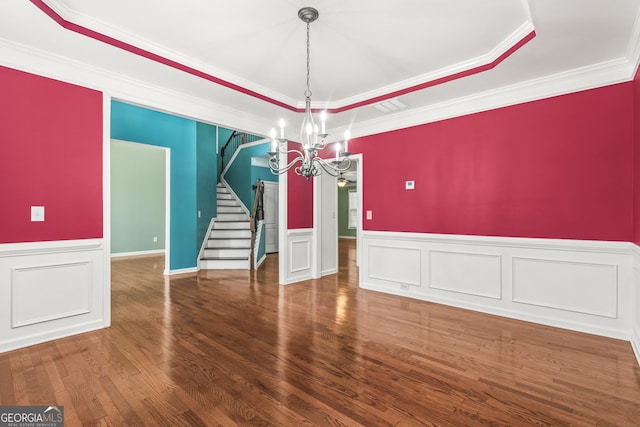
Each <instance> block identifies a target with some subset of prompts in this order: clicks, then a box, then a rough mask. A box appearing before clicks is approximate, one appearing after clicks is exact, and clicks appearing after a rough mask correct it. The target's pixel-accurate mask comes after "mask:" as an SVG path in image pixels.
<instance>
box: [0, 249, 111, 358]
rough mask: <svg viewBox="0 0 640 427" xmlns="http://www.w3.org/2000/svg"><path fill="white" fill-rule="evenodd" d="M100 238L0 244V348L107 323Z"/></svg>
mask: <svg viewBox="0 0 640 427" xmlns="http://www.w3.org/2000/svg"><path fill="white" fill-rule="evenodd" d="M105 259H108V257H106V256H105V251H104V247H103V243H102V239H87V240H73V241H59V242H37V243H15V244H3V245H0V352H3V351H8V350H13V349H16V348H21V347H25V346H28V345H33V344H37V343H41V342H44V341H49V340H52V339H56V338H61V337H65V336H69V335H73V334H77V333H81V332H86V331H90V330H94V329H99V328H103V327H107V326H109V322H110V316H109V313H108V310H109V309H110V304H109V301H110V300H109V292H110V286H109V284H108V283H105V274H104V272H105V262H106V261H105Z"/></svg>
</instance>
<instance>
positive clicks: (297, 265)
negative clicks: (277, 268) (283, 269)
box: [286, 229, 314, 283]
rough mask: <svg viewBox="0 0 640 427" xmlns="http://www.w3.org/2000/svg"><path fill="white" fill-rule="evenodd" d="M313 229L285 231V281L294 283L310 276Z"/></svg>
mask: <svg viewBox="0 0 640 427" xmlns="http://www.w3.org/2000/svg"><path fill="white" fill-rule="evenodd" d="M313 237H314V235H313V229H296V230H288V231H287V245H288V248H287V249H288V251H289V256H288V259H289V262H288V263H287V281H286V283H295V282H299V281H302V280H309V279H311V278H312V267H313V265H312V261H313V256H314V254H313V248H314V245H313Z"/></svg>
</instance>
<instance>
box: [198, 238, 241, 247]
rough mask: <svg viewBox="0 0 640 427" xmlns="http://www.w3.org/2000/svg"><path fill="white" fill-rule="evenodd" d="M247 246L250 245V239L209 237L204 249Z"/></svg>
mask: <svg viewBox="0 0 640 427" xmlns="http://www.w3.org/2000/svg"><path fill="white" fill-rule="evenodd" d="M249 246H251V239H223V240H219V239H215V240H214V239H210V240H208V241H207V246H206V247H205V249H226V248H248V247H249Z"/></svg>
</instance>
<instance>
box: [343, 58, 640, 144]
mask: <svg viewBox="0 0 640 427" xmlns="http://www.w3.org/2000/svg"><path fill="white" fill-rule="evenodd" d="M635 67H636V66H635V63H631V62H630V61H628V60H627V59H626V58H619V59H616V60H612V61H607V62H603V63H600V64H595V65H590V66H587V67H582V68H578V69H575V70H571V71H567V72H562V73H558V74H555V75H551V76H546V77H543V78H538V79H534V80H529V81H527V82H523V83H518V84H514V85H510V86H505V87H501V88H498V89H494V90H490V91H485V92H481V93H476V94H473V95H470V96H466V97H461V98H457V99H453V100H449V101H445V102H441V103H438V104H433V105H428V106H425V107H422V108H416V109H413V110H403V111H402V112H399V113H395V114H392V115H388V116H385V117H379V118H375V119H372V120H367V121H363V122H359V123H354V124H352V125H351V126H350V130H351V135H352V138H355V137H362V136H367V135H373V134H378V133H383V132H388V131H391V130H397V129H403V128H408V127H412V126H417V125H422V124H426V123H431V122H436V121H440V120H445V119H450V118H453V117H459V116H464V115H468V114H474V113H479V112H482V111H488V110H493V109H496V108H501V107H508V106H511V105H516V104H522V103H524V102H530V101H536V100H540V99H544V98H550V97H553V96H559V95H565V94H569V93H573V92H580V91H583V90H588V89H595V88H598V87H603V86H608V85H612V84H616V83H622V82H626V81H630V80H632V79H633V77H634V71H635ZM343 130H346V127H345V128H344V129H343V128H336V129H334V133H336V134H340V132H341V131H343Z"/></svg>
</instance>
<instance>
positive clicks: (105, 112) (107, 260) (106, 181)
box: [102, 92, 111, 327]
mask: <svg viewBox="0 0 640 427" xmlns="http://www.w3.org/2000/svg"><path fill="white" fill-rule="evenodd" d="M102 237H103V238H102V244H103V249H104V253H103V264H104V268H103V283H104V288H103V294H102V312H103V313H102V317H103V319H104V326H105V327H109V326H111V256H110V255H111V96H110V95H109V94H108V93H106V92H103V93H102Z"/></svg>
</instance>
